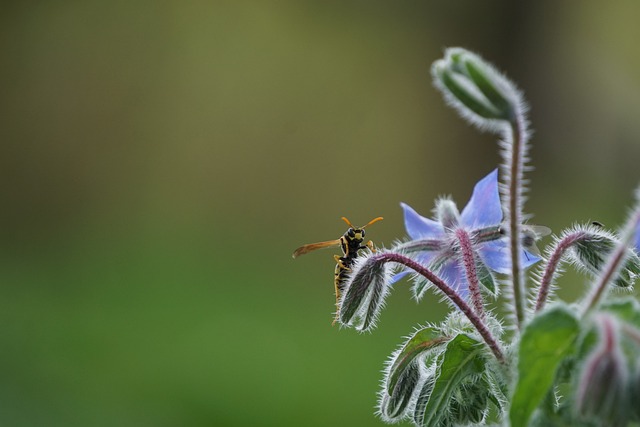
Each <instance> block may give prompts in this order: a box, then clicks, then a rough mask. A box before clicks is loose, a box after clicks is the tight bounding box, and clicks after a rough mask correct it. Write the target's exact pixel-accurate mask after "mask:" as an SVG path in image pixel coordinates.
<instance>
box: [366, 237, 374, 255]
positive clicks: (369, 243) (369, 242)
mask: <svg viewBox="0 0 640 427" xmlns="http://www.w3.org/2000/svg"><path fill="white" fill-rule="evenodd" d="M367 247H368V248H369V250H371V252H373V253H374V254H375V253H376V248H375V247H374V246H373V242H372V241H371V240H369V241H368V242H367Z"/></svg>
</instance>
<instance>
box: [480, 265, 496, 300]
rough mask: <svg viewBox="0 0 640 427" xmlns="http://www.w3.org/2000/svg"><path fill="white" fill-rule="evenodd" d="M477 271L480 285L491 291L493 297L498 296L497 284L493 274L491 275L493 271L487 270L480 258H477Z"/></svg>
mask: <svg viewBox="0 0 640 427" xmlns="http://www.w3.org/2000/svg"><path fill="white" fill-rule="evenodd" d="M476 269H477V271H478V279H479V280H480V284H481V285H482V286H484V288H485V289H486V290H487V291H489V293H490V294H491V295H492V296H494V297H495V296H497V292H496V282H495V280H494V278H493V274H491V270H489V269H488V268H487V266H486V265H485V263H484V262H483V261H482V259H480V257H476Z"/></svg>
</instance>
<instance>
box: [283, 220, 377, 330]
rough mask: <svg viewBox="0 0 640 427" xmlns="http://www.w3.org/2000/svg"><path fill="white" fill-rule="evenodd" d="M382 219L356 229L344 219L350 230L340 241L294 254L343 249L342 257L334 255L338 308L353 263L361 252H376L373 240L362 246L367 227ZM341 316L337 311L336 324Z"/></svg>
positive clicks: (330, 241)
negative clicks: (331, 248) (333, 248)
mask: <svg viewBox="0 0 640 427" xmlns="http://www.w3.org/2000/svg"><path fill="white" fill-rule="evenodd" d="M381 219H382V217H381V216H379V217H378V218H374V219H372V220H371V221H369V223H368V224H367V225H363V226H362V227H354V226H353V225H351V222H349V220H348V219H347V218H345V217H342V220H343V221H344V222H346V223H347V225H348V226H349V229H348V230H347V231H346V233H344V234H343V235H342V236H341V237H340V238H339V239H336V240H328V241H326V242H319V243H310V244H308V245H304V246H300V247H299V248H298V249H296V250H295V251H294V252H293V257H294V258H297V257H299V256H300V255H304V254H306V253H309V252H311V251H315V250H316V249H322V248H330V247H333V246H340V249H342V256H340V255H334V258H335V260H336V263H337V264H336V269H335V273H334V281H333V283H334V286H335V290H336V307H338V304H339V302H340V295H341V294H342V291H343V290H344V285H345V283H346V280H347V275H348V274H349V271H351V267H352V266H353V262H354V261H355V259H356V258H358V255H359V253H360V250H362V249H367V248H369V249H371V250H372V251H373V250H374V249H373V242H372V241H371V240H369V241H368V242H367V244H366V245H363V244H362V242H364V234H365V232H364V229H365V227H368V226H370V225H371V224H373V223H374V222H378V221H380V220H381ZM339 315H340V313H339V312H338V311H336V317H335V319H334V320H333V323H334V324H335V323H336V321H337V320H338V316H339Z"/></svg>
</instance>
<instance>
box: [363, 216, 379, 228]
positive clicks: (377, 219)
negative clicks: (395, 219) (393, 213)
mask: <svg viewBox="0 0 640 427" xmlns="http://www.w3.org/2000/svg"><path fill="white" fill-rule="evenodd" d="M383 219H384V218H382V217H381V216H379V217H378V218H374V219H372V220H371V221H369V223H368V224H367V225H363V226H362V228H365V227H368V226H370V225H371V224H373V223H374V222H378V221H382V220H383Z"/></svg>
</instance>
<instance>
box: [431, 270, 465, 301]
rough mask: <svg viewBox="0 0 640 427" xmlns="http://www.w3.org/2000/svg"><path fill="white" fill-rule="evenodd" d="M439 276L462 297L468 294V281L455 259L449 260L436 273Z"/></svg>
mask: <svg viewBox="0 0 640 427" xmlns="http://www.w3.org/2000/svg"><path fill="white" fill-rule="evenodd" d="M438 275H439V276H440V278H441V279H442V280H444V282H445V283H446V284H447V285H449V287H451V288H452V289H453V290H454V291H456V293H457V294H458V295H459V296H460V297H462V298H463V299H465V300H466V299H467V297H468V296H469V283H468V282H467V276H466V274H465V272H464V271H463V268H462V267H461V266H460V265H459V264H458V263H457V262H455V261H449V262H447V263H446V264H445V265H443V266H442V268H441V269H440V272H439V273H438Z"/></svg>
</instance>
